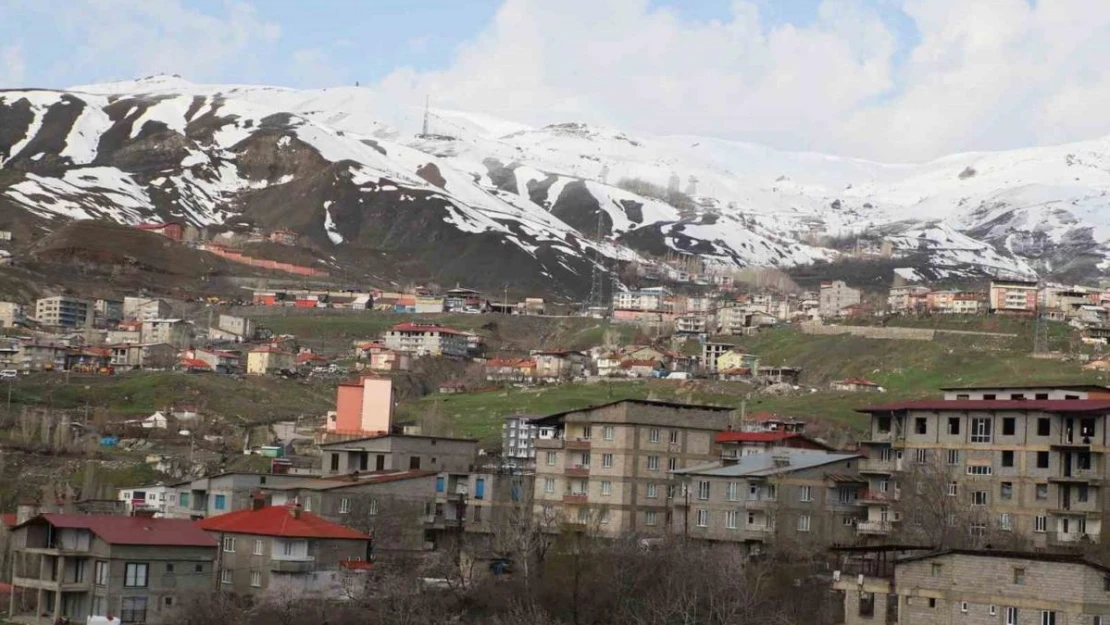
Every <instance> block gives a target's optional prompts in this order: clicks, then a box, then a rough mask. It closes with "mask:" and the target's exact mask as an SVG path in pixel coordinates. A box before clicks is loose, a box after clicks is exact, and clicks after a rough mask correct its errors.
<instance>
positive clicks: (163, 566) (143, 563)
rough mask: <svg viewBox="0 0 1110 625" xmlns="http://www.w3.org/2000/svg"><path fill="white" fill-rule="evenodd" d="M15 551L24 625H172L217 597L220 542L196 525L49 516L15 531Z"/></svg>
mask: <svg viewBox="0 0 1110 625" xmlns="http://www.w3.org/2000/svg"><path fill="white" fill-rule="evenodd" d="M11 548H12V574H13V577H12V586H13V587H14V589H15V591H17V592H18V594H19V596H20V597H21V602H13V603H12V605H11V608H10V614H9V616H11V617H12V618H13V620H17V621H18V620H24V619H23V618H21V617H25V618H29V619H34V620H35V621H36V622H37V620H38V618H39V617H40V616H47V617H48V618H50V619H51V620H54V621H57V619H59V618H66V619H70V620H74V621H84V620H85V619H86V618H88V617H89V616H107V615H113V616H116V617H118V618H119V619H120V620H121V621H122V622H123V623H160V622H172V620H171V619H170V616H171V614H172V611H173V609H174V608H175V607H176V606H177V605H178V603H179V602H180V601H181V600H183V599H185V598H187V597H188V596H190V595H199V594H202V593H208V592H211V590H212V580H213V577H212V573H213V562H214V561H215V559H216V541H215V540H213V539H212V538H211V537H209V536H208V535H207V534H205V533H204V532H203V531H201V530H200V529H199V528H197V527H196V526H195V525H193V524H192V522H190V521H182V520H176V519H151V518H143V517H119V516H108V515H96V514H93V515H81V514H43V515H39V516H36V517H34V518H32V519H30V520H28V521H26V522H24V523H22V524H20V525H17V526H16V527H15V528H13V529H12V536H11ZM13 594H14V593H13Z"/></svg>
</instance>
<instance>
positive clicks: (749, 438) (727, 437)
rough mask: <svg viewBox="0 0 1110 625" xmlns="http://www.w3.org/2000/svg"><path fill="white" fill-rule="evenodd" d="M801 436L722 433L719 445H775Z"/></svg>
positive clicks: (718, 439)
mask: <svg viewBox="0 0 1110 625" xmlns="http://www.w3.org/2000/svg"><path fill="white" fill-rule="evenodd" d="M797 436H801V435H800V434H798V433H797V432H721V433H719V434H717V438H716V441H717V442H718V443H774V442H778V441H784V440H786V439H789V438H795V437H797Z"/></svg>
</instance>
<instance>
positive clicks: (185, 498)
mask: <svg viewBox="0 0 1110 625" xmlns="http://www.w3.org/2000/svg"><path fill="white" fill-rule="evenodd" d="M177 504H178V505H179V506H181V507H182V508H188V507H189V493H181V495H180V496H179V497H178V498H177Z"/></svg>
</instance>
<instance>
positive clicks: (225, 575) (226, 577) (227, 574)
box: [220, 569, 231, 584]
mask: <svg viewBox="0 0 1110 625" xmlns="http://www.w3.org/2000/svg"><path fill="white" fill-rule="evenodd" d="M220 583H221V584H230V583H231V569H220Z"/></svg>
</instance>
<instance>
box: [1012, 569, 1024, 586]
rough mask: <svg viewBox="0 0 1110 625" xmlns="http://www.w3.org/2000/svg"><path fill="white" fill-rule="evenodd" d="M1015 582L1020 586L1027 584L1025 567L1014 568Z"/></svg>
mask: <svg viewBox="0 0 1110 625" xmlns="http://www.w3.org/2000/svg"><path fill="white" fill-rule="evenodd" d="M1014 584H1017V585H1018V586H1023V585H1025V569H1023V568H1020V567H1015V568H1014Z"/></svg>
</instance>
